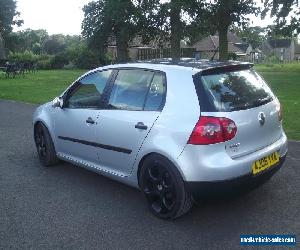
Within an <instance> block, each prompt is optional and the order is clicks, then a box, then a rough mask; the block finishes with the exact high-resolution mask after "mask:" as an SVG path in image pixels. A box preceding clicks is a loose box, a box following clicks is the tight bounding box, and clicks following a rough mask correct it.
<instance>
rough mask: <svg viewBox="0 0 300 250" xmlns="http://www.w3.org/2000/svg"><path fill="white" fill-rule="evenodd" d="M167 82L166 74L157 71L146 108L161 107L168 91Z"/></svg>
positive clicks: (151, 109)
mask: <svg viewBox="0 0 300 250" xmlns="http://www.w3.org/2000/svg"><path fill="white" fill-rule="evenodd" d="M165 82H166V79H165V75H164V74H162V73H155V75H154V77H153V80H152V82H151V86H150V89H149V93H148V96H147V99H146V103H145V107H144V110H147V111H158V110H160V109H161V106H162V104H163V101H164V98H165V92H166V86H165Z"/></svg>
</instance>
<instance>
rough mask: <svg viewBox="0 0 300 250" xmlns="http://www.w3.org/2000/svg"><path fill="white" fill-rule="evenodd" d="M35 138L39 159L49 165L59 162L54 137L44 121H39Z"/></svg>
mask: <svg viewBox="0 0 300 250" xmlns="http://www.w3.org/2000/svg"><path fill="white" fill-rule="evenodd" d="M34 140H35V145H36V149H37V153H38V155H39V159H40V161H41V163H42V164H43V165H44V166H47V167H48V166H52V165H54V164H56V163H58V161H59V160H58V158H57V157H56V152H55V148H54V144H53V141H52V138H51V136H50V134H49V131H48V129H47V128H46V127H45V125H43V124H42V123H38V124H37V125H36V127H35V130H34Z"/></svg>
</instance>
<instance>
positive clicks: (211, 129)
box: [33, 60, 287, 219]
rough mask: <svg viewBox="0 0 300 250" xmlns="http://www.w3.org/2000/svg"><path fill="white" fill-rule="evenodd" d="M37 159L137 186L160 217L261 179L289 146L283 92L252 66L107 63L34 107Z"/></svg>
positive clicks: (188, 62)
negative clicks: (205, 196) (201, 198)
mask: <svg viewBox="0 0 300 250" xmlns="http://www.w3.org/2000/svg"><path fill="white" fill-rule="evenodd" d="M33 124H34V139H35V143H36V147H37V152H38V155H39V158H40V160H41V162H42V163H43V164H44V165H45V166H50V165H54V164H55V163H57V162H58V160H63V161H67V162H70V163H73V164H74V165H77V166H81V167H84V168H88V169H90V170H92V171H96V172H98V173H100V174H102V175H105V176H107V177H110V178H112V179H115V180H117V181H121V182H123V183H126V184H128V185H131V186H133V187H136V188H139V189H141V191H142V192H143V194H144V195H145V197H146V200H147V202H148V204H149V207H150V210H151V211H152V212H153V213H154V214H155V215H157V216H158V217H160V218H166V219H173V218H176V217H179V216H181V215H183V214H184V213H186V212H187V211H188V210H189V209H190V208H191V207H192V205H193V203H194V200H195V199H194V198H195V197H197V195H198V194H201V193H205V194H206V193H209V192H210V191H218V190H223V189H224V188H229V189H232V190H235V189H237V190H238V189H240V188H241V187H242V186H252V185H256V186H257V184H261V183H263V182H265V181H266V180H267V179H269V178H270V177H271V176H272V175H273V173H274V172H276V171H277V170H278V169H279V168H280V167H281V166H282V163H283V162H284V160H285V156H286V154H287V137H286V135H285V133H284V131H283V128H282V113H281V107H280V103H279V101H278V99H277V98H276V96H275V95H274V94H273V93H272V91H271V90H270V88H269V87H268V86H267V84H266V83H265V81H264V80H263V79H262V78H261V76H259V75H258V74H257V73H256V72H255V70H254V69H253V65H252V64H249V63H241V62H226V63H225V62H210V61H194V60H184V61H178V62H176V63H173V62H170V61H167V60H166V61H164V60H162V61H155V62H148V63H131V64H119V65H110V66H105V67H101V68H97V69H95V70H92V71H90V72H88V73H86V74H85V75H83V76H82V77H80V78H79V79H77V80H76V81H75V82H74V83H73V84H71V85H70V87H69V88H67V89H66V91H65V92H64V93H62V94H61V95H60V96H59V97H57V98H55V99H54V100H53V101H52V102H49V103H46V104H44V105H42V106H40V107H38V108H37V110H36V111H35V113H34V116H33Z"/></svg>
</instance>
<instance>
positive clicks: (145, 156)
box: [136, 152, 185, 187]
mask: <svg viewBox="0 0 300 250" xmlns="http://www.w3.org/2000/svg"><path fill="white" fill-rule="evenodd" d="M153 155H154V156H155V155H157V156H161V157H163V158H165V159H166V160H168V161H169V162H170V163H172V165H173V166H174V168H176V169H177V171H178V172H179V174H180V176H181V178H182V179H183V180H185V176H184V174H183V172H182V170H181V168H180V167H179V166H178V165H177V164H176V162H175V161H174V160H171V157H170V156H166V155H164V154H162V153H158V152H150V153H147V154H145V155H144V156H143V157H142V158H141V159H140V161H139V163H138V166H137V171H136V178H137V183H138V187H140V178H139V176H140V170H141V167H142V165H143V163H144V161H145V160H146V159H147V158H149V157H150V156H153Z"/></svg>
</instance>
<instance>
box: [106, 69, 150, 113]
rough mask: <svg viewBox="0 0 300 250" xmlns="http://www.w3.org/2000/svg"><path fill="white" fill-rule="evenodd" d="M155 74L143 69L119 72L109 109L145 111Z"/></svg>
mask: <svg viewBox="0 0 300 250" xmlns="http://www.w3.org/2000/svg"><path fill="white" fill-rule="evenodd" d="M153 75H154V72H151V71H147V70H142V69H124V70H120V71H119V72H118V75H117V78H116V80H115V83H114V86H113V89H112V92H111V95H110V98H109V103H108V104H109V107H110V108H112V109H123V110H143V108H144V103H145V99H146V96H147V93H148V90H149V87H150V83H151V81H152V78H153Z"/></svg>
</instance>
